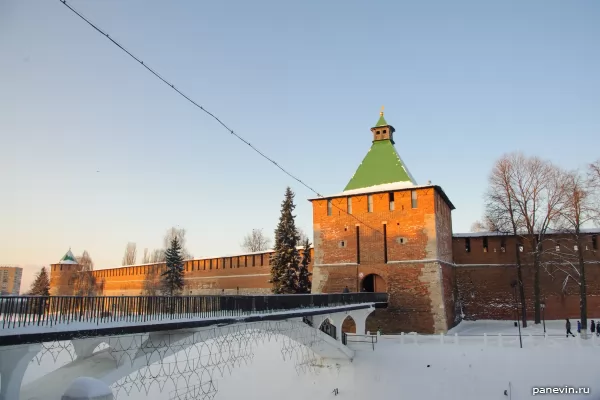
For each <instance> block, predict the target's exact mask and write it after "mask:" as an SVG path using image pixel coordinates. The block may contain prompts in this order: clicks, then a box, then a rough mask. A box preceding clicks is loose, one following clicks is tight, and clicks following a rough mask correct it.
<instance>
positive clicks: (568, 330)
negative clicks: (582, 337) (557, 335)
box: [565, 318, 575, 337]
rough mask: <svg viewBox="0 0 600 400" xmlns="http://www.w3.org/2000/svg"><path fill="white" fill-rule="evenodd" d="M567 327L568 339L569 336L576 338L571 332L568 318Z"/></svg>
mask: <svg viewBox="0 0 600 400" xmlns="http://www.w3.org/2000/svg"><path fill="white" fill-rule="evenodd" d="M565 327H566V328H567V337H569V335H571V336H573V337H575V335H573V332H571V321H569V318H567V323H566V324H565Z"/></svg>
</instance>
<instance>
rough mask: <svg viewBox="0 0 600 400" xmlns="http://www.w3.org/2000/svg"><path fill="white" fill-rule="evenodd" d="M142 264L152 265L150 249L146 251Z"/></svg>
mask: <svg viewBox="0 0 600 400" xmlns="http://www.w3.org/2000/svg"><path fill="white" fill-rule="evenodd" d="M142 264H150V254H149V253H148V249H147V248H146V249H144V256H143V257H142Z"/></svg>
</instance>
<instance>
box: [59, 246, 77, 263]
mask: <svg viewBox="0 0 600 400" xmlns="http://www.w3.org/2000/svg"><path fill="white" fill-rule="evenodd" d="M58 263H59V264H77V259H76V258H75V256H74V255H73V253H72V252H71V249H69V251H67V252H66V253H65V255H64V256H63V258H61V259H60V261H59V262H58Z"/></svg>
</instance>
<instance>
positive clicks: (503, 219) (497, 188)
mask: <svg viewBox="0 0 600 400" xmlns="http://www.w3.org/2000/svg"><path fill="white" fill-rule="evenodd" d="M523 160H524V157H523V156H522V155H521V154H519V153H514V154H509V155H505V156H503V157H502V158H500V159H499V160H498V161H496V163H495V164H494V167H493V168H492V172H491V173H490V176H489V186H488V190H487V191H486V194H485V220H486V221H488V222H489V223H490V225H491V226H493V227H494V230H495V231H496V232H499V233H504V234H510V235H514V236H515V237H517V236H518V235H519V234H520V232H521V231H522V226H523V218H522V216H521V214H520V213H519V212H518V208H517V207H518V206H517V204H516V202H515V198H514V193H515V186H516V184H517V182H516V181H517V179H516V178H517V176H518V172H517V170H518V169H519V168H522V167H521V166H522V164H523V162H524V161H523ZM514 250H515V257H516V264H517V284H518V288H519V297H520V301H521V310H522V312H521V318H522V321H523V327H526V326H527V312H526V307H525V304H526V303H525V289H524V285H523V271H522V263H521V253H520V250H519V244H518V242H516V243H515V249H514ZM507 284H508V282H507Z"/></svg>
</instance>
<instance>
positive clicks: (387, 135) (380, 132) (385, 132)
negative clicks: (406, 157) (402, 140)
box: [371, 107, 395, 144]
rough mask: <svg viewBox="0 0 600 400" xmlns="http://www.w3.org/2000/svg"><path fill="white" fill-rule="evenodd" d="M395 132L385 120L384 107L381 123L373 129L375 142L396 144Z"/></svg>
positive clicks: (378, 122) (380, 117) (380, 118)
mask: <svg viewBox="0 0 600 400" xmlns="http://www.w3.org/2000/svg"><path fill="white" fill-rule="evenodd" d="M394 131H395V129H394V127H393V126H391V125H389V124H388V123H387V121H386V120H385V118H383V107H381V111H380V112H379V121H377V125H375V126H374V127H373V128H371V132H373V141H374V142H376V141H379V140H389V141H391V142H392V144H394Z"/></svg>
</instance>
